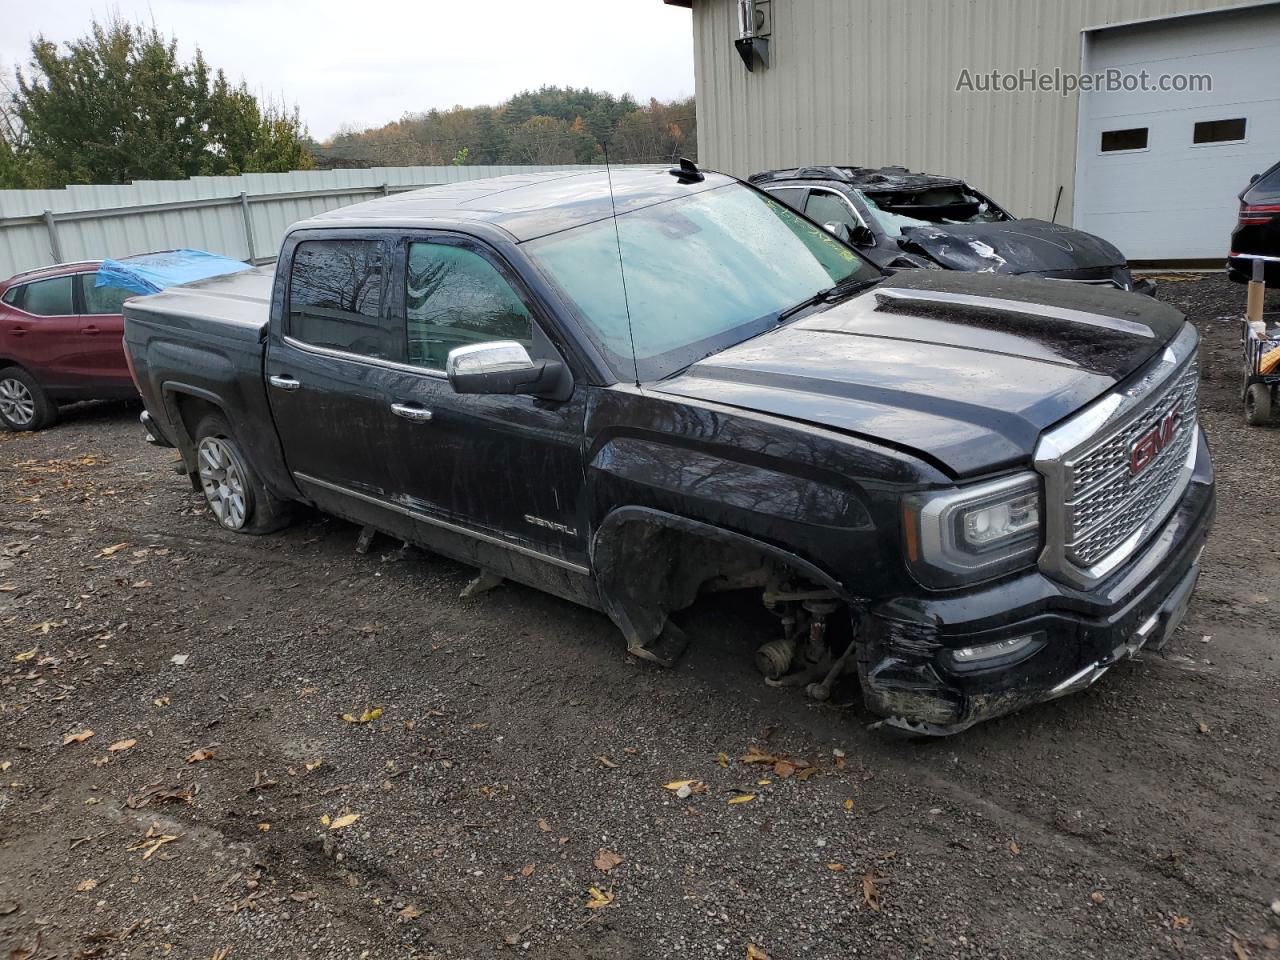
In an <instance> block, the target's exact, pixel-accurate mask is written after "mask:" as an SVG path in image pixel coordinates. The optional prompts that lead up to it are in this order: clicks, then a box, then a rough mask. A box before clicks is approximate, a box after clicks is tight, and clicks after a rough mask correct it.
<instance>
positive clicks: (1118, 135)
mask: <svg viewBox="0 0 1280 960" xmlns="http://www.w3.org/2000/svg"><path fill="white" fill-rule="evenodd" d="M1100 149H1101V150H1102V152H1103V153H1115V152H1117V151H1120V150H1145V149H1147V128H1146V127H1130V128H1129V129H1128V130H1103V131H1102V143H1101V145H1100Z"/></svg>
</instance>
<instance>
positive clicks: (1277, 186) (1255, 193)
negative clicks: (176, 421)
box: [1242, 163, 1280, 203]
mask: <svg viewBox="0 0 1280 960" xmlns="http://www.w3.org/2000/svg"><path fill="white" fill-rule="evenodd" d="M1242 199H1243V200H1244V202H1245V203H1263V202H1264V201H1275V200H1280V163H1277V164H1276V165H1275V166H1274V167H1272V168H1271V169H1270V170H1268V171H1267V172H1266V173H1264V174H1263V175H1262V176H1260V177H1259V178H1258V179H1257V180H1255V181H1253V186H1251V187H1250V188H1249V189H1248V190H1247V191H1246V192H1245V195H1244V197H1243V198H1242Z"/></svg>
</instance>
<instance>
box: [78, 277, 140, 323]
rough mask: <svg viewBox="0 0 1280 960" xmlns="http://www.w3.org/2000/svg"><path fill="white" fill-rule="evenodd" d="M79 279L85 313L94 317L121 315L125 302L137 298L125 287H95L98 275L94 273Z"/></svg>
mask: <svg viewBox="0 0 1280 960" xmlns="http://www.w3.org/2000/svg"><path fill="white" fill-rule="evenodd" d="M77 279H78V280H79V281H80V295H81V297H82V298H83V301H84V312H85V313H87V314H91V315H93V316H102V315H104V314H113V313H117V314H118V313H121V312H122V311H123V310H124V302H125V300H126V299H128V298H129V297H134V296H137V294H136V293H134V292H133V291H132V290H125V289H124V288H123V287H99V286H95V281H96V280H97V274H94V273H82V274H80V275H79V277H78V278H77Z"/></svg>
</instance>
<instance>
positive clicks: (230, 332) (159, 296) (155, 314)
mask: <svg viewBox="0 0 1280 960" xmlns="http://www.w3.org/2000/svg"><path fill="white" fill-rule="evenodd" d="M274 278H275V270H274V268H273V267H270V266H266V267H253V268H250V269H246V270H242V271H241V272H239V273H231V274H226V275H224V276H220V277H211V278H209V279H208V280H199V281H197V282H195V283H188V284H184V285H182V286H180V287H170V288H169V289H167V290H163V291H161V292H160V293H153V294H151V295H150V296H147V297H134V298H133V299H131V300H126V301H125V304H124V315H125V318H126V320H135V321H142V322H147V323H159V324H161V325H165V326H170V325H173V326H182V327H184V328H187V329H191V330H204V331H207V332H209V333H211V334H214V335H222V336H237V337H240V338H245V339H248V338H253V339H261V338H262V337H263V336H264V335H265V334H266V329H267V323H268V321H269V319H270V315H271V284H272V281H273V280H274Z"/></svg>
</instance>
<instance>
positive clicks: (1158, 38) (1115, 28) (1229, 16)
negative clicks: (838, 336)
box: [664, 0, 1280, 262]
mask: <svg viewBox="0 0 1280 960" xmlns="http://www.w3.org/2000/svg"><path fill="white" fill-rule="evenodd" d="M664 2H666V3H668V4H671V5H673V6H678V7H692V11H693V14H692V19H693V36H694V53H695V60H696V71H697V97H698V138H699V158H700V161H701V162H702V163H703V164H705V165H707V166H710V167H714V168H716V169H720V170H724V171H726V172H729V173H733V174H737V175H739V176H746V175H749V174H751V173H755V172H757V171H759V170H765V169H770V168H776V167H788V166H797V165H808V164H831V163H839V164H856V165H862V166H881V165H887V164H902V165H904V166H908V167H910V168H911V169H913V170H921V171H926V172H929V173H942V174H952V175H956V176H960V177H964V178H965V179H966V180H968V181H970V182H971V183H973V185H974V186H976V187H978V188H979V189H981V190H983V191H985V192H987V193H989V194H991V195H992V196H993V197H994V198H995V199H996V200H997V201H998V202H1000V203H1001V204H1002V205H1004V206H1006V207H1008V208H1009V209H1011V210H1012V211H1014V212H1015V213H1016V214H1018V215H1021V216H1034V217H1041V218H1044V219H1046V220H1047V219H1050V218H1055V219H1056V220H1057V221H1058V222H1060V223H1072V224H1074V225H1075V226H1078V227H1080V228H1082V229H1085V230H1089V231H1091V232H1094V233H1097V234H1100V235H1101V236H1103V237H1106V238H1107V239H1109V240H1111V241H1112V242H1114V243H1116V244H1117V245H1118V246H1119V247H1120V249H1121V250H1123V251H1124V252H1125V253H1126V254H1127V255H1128V256H1129V257H1130V259H1132V260H1139V261H1142V260H1158V261H1177V260H1185V261H1190V260H1205V261H1214V262H1221V260H1222V258H1223V256H1224V255H1225V253H1226V251H1227V244H1228V239H1229V235H1230V232H1231V228H1232V226H1233V225H1234V223H1235V219H1236V210H1237V206H1238V205H1237V202H1236V195H1237V194H1238V193H1239V192H1240V191H1241V190H1242V189H1243V188H1244V187H1245V186H1246V185H1247V183H1248V181H1249V177H1250V175H1251V174H1254V173H1258V172H1260V171H1261V170H1264V169H1265V168H1267V167H1268V166H1270V165H1271V164H1273V163H1275V162H1276V161H1277V160H1280V2H1277V0H1269V2H1264V3H1248V4H1243V5H1242V4H1241V3H1240V2H1239V0H914V2H908V3H904V2H901V0H664ZM673 16H678V14H677V13H676V12H675V11H673ZM748 62H750V64H751V69H748V67H747V64H748ZM992 71H998V72H999V73H1000V74H1001V77H1000V78H999V79H998V80H993V79H991V78H990V75H991V73H992ZM1032 71H1035V72H1036V74H1035V76H1034V78H1033V79H1027V78H1028V77H1031V76H1032ZM1055 71H1057V72H1059V73H1061V74H1071V75H1079V74H1089V75H1092V74H1095V73H1099V74H1102V75H1103V84H1102V86H1104V87H1105V86H1106V81H1107V77H1108V76H1110V77H1111V85H1112V86H1115V87H1117V88H1116V89H1096V90H1093V91H1090V92H1085V93H1079V92H1075V91H1066V92H1065V93H1064V91H1063V84H1062V83H1061V82H1059V83H1057V85H1056V86H1052V87H1050V88H1048V89H1042V88H1040V87H1039V84H1052V83H1053V80H1052V79H1051V78H1052V77H1053V75H1054V74H1055ZM1108 71H1111V73H1110V74H1108V73H1107V72H1108ZM1143 71H1145V72H1146V74H1147V80H1146V83H1147V87H1148V88H1147V89H1146V90H1137V89H1132V87H1133V86H1134V85H1135V84H1141V83H1142V73H1143ZM1020 74H1021V77H1022V78H1023V79H1022V80H1021V81H1020V82H1021V83H1022V88H1021V89H1018V90H1013V91H1009V90H1004V89H1001V87H1002V86H1003V85H1005V84H1010V83H1015V82H1016V81H1015V80H1011V79H1007V78H1010V77H1012V78H1018V77H1019V75H1020ZM1197 76H1198V77H1199V79H1197ZM1204 76H1208V78H1209V80H1208V82H1207V83H1206V82H1205V80H1204V79H1203V77H1204ZM1028 86H1030V87H1031V88H1030V89H1027V87H1028ZM1126 86H1128V87H1129V88H1130V89H1125V87H1126ZM992 87H995V89H991V88H992Z"/></svg>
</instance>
